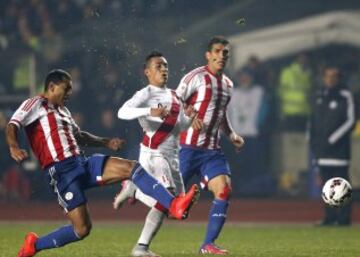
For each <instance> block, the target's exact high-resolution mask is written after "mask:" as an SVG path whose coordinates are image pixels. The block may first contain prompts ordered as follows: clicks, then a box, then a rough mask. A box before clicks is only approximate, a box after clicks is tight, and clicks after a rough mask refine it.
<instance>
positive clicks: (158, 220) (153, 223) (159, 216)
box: [138, 190, 165, 245]
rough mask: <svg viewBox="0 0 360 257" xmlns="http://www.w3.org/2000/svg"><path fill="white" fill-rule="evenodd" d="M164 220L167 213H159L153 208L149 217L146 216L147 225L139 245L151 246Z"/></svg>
mask: <svg viewBox="0 0 360 257" xmlns="http://www.w3.org/2000/svg"><path fill="white" fill-rule="evenodd" d="M138 191H140V190H138ZM151 199H152V198H151ZM152 200H153V199H152ZM164 218H165V213H163V212H161V211H159V210H158V209H156V208H155V207H152V208H151V210H150V211H149V213H148V215H147V216H146V220H145V224H144V227H143V229H142V231H141V235H140V238H139V240H138V244H142V245H150V243H151V241H152V239H153V238H154V237H155V235H156V233H157V232H158V230H159V229H160V227H161V224H162V222H163V220H164Z"/></svg>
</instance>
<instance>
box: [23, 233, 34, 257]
mask: <svg viewBox="0 0 360 257" xmlns="http://www.w3.org/2000/svg"><path fill="white" fill-rule="evenodd" d="M38 238H39V237H38V236H37V235H36V234H35V233H33V232H30V233H28V234H27V235H26V236H25V241H24V244H23V246H22V247H21V249H20V252H19V253H18V257H32V256H34V255H35V253H36V249H35V243H36V241H37V240H38Z"/></svg>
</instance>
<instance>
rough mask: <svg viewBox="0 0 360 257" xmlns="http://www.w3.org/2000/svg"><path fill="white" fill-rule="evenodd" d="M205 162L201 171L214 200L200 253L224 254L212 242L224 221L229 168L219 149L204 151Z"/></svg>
mask: <svg viewBox="0 0 360 257" xmlns="http://www.w3.org/2000/svg"><path fill="white" fill-rule="evenodd" d="M204 160H206V161H205V163H204V165H203V166H202V170H201V173H202V175H203V178H204V180H203V182H204V184H205V186H207V188H208V189H209V190H210V191H211V192H212V193H213V195H214V200H213V203H212V206H211V209H210V212H209V219H208V225H207V230H206V236H205V239H204V242H203V244H202V246H201V248H200V253H204V254H207V253H210V254H217V255H226V254H228V251H227V250H225V249H221V248H220V247H218V246H216V245H215V244H214V242H215V240H216V239H217V238H218V236H219V234H220V232H221V230H222V228H223V226H224V223H225V221H226V215H227V210H228V207H229V199H230V195H231V180H230V170H229V165H228V163H227V160H226V158H225V156H224V154H223V153H222V152H221V151H220V150H219V151H217V150H216V151H208V152H207V153H204Z"/></svg>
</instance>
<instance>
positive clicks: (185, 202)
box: [169, 184, 200, 220]
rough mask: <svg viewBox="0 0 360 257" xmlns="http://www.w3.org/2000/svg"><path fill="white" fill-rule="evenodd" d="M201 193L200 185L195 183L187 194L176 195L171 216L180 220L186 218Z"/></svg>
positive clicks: (172, 203) (171, 207) (170, 210)
mask: <svg viewBox="0 0 360 257" xmlns="http://www.w3.org/2000/svg"><path fill="white" fill-rule="evenodd" d="M199 195H200V190H199V187H198V186H197V185H195V184H194V185H192V186H191V188H190V190H189V191H188V192H187V193H186V194H184V195H180V196H178V197H175V198H174V200H173V201H172V202H171V205H170V208H169V214H170V216H172V217H173V218H175V219H178V220H181V219H186V218H187V216H188V214H189V210H190V208H191V207H192V206H193V204H194V203H195V202H196V201H197V200H198V199H199Z"/></svg>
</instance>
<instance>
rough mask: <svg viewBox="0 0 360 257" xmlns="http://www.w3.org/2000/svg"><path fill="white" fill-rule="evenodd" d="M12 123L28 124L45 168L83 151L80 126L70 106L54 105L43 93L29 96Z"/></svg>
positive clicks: (36, 152)
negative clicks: (77, 137) (79, 137)
mask: <svg viewBox="0 0 360 257" xmlns="http://www.w3.org/2000/svg"><path fill="white" fill-rule="evenodd" d="M9 123H12V124H15V125H16V126H17V127H19V128H20V127H21V126H23V127H24V128H25V131H26V134H27V137H28V140H29V142H30V145H31V148H32V150H33V152H34V154H35V156H36V157H37V158H38V160H39V162H40V165H41V167H42V168H45V167H46V166H48V165H50V164H52V163H54V162H59V161H62V160H64V159H66V158H69V157H72V156H76V155H79V154H80V149H79V146H78V144H77V142H76V139H75V136H74V135H75V133H76V132H77V131H79V127H78V126H77V124H76V123H75V121H74V120H73V118H72V117H71V113H70V111H69V110H68V109H67V108H66V107H61V106H54V105H52V104H50V103H48V101H47V99H46V98H44V97H42V96H36V97H33V98H30V99H27V100H25V101H24V102H23V103H22V104H21V105H20V107H19V108H18V109H17V110H16V111H15V113H14V115H13V116H12V117H11V119H10V121H9Z"/></svg>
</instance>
